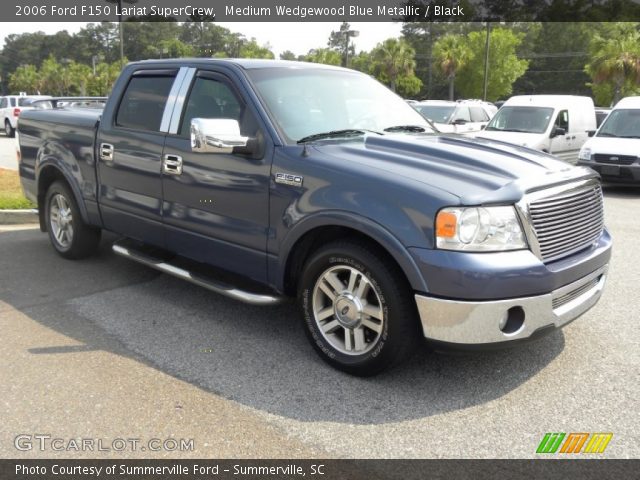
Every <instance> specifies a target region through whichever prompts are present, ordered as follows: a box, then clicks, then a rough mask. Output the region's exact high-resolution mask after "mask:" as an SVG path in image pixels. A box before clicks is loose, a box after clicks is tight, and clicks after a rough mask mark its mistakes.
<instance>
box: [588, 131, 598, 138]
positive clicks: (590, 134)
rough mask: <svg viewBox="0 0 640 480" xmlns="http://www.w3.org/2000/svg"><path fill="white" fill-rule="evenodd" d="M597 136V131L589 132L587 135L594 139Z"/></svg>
mask: <svg viewBox="0 0 640 480" xmlns="http://www.w3.org/2000/svg"><path fill="white" fill-rule="evenodd" d="M595 134H596V131H595V130H587V135H589V136H590V137H593V136H594V135H595Z"/></svg>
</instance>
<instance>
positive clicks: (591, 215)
mask: <svg viewBox="0 0 640 480" xmlns="http://www.w3.org/2000/svg"><path fill="white" fill-rule="evenodd" d="M528 208H529V218H530V220H531V223H532V227H533V231H534V233H535V236H536V239H537V243H538V253H539V256H540V258H541V259H542V260H543V261H545V262H548V261H552V260H557V259H559V258H562V257H566V256H568V255H571V254H572V253H574V252H577V251H578V250H581V249H583V248H585V247H587V246H589V245H590V244H591V243H593V242H594V241H595V240H596V239H597V238H598V237H599V236H600V234H601V233H602V229H603V228H604V208H603V201H602V189H601V188H600V185H599V184H597V183H587V184H586V185H582V186H580V187H577V188H571V189H569V190H566V191H563V192H559V193H553V194H550V195H549V196H542V197H541V198H540V197H538V198H536V199H535V200H534V201H531V202H530V203H529V207H528Z"/></svg>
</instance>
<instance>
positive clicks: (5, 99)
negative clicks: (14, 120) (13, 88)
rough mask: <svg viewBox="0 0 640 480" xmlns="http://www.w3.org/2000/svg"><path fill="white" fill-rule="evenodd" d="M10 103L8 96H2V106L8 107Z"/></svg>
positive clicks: (0, 103) (0, 99)
mask: <svg viewBox="0 0 640 480" xmlns="http://www.w3.org/2000/svg"><path fill="white" fill-rule="evenodd" d="M8 104H9V102H8V101H7V97H2V98H0V108H7V106H8Z"/></svg>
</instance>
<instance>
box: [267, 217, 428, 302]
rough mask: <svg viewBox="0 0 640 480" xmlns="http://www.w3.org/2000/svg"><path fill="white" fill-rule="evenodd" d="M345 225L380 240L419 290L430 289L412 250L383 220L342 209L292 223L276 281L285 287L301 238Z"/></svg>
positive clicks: (281, 253) (277, 285) (277, 267)
mask: <svg viewBox="0 0 640 480" xmlns="http://www.w3.org/2000/svg"><path fill="white" fill-rule="evenodd" d="M336 226H337V227H345V228H349V229H352V230H356V231H358V232H359V233H361V234H363V235H365V236H367V237H369V238H371V239H372V240H374V241H376V242H377V243H379V244H380V245H381V246H382V247H383V248H384V249H385V250H386V251H387V252H388V253H389V254H390V255H391V256H392V257H393V258H394V260H395V261H396V262H397V264H398V265H399V266H400V268H401V269H402V271H403V272H404V274H405V276H406V277H407V280H408V281H409V283H410V284H411V287H412V288H413V290H415V291H420V292H428V291H429V289H428V287H427V284H426V282H425V280H424V278H423V276H422V275H421V273H420V270H419V269H418V266H417V265H416V263H415V261H414V260H413V258H412V257H411V255H410V254H409V251H408V250H407V249H406V248H405V247H404V245H402V243H401V242H400V240H398V238H397V237H396V236H395V235H393V233H392V232H390V231H389V230H387V229H386V228H385V227H383V226H382V225H380V224H379V223H376V222H374V221H373V220H370V219H368V218H364V217H362V216H359V215H357V214H354V213H351V212H345V211H340V210H330V211H322V212H318V213H315V214H311V215H309V216H307V217H306V218H304V219H302V220H300V221H299V222H297V223H296V224H295V226H292V228H291V229H290V230H289V232H288V233H287V235H286V236H285V238H284V239H283V241H282V243H281V245H280V250H279V253H278V255H277V260H276V265H275V269H274V270H275V279H274V280H275V284H276V288H277V289H278V290H280V291H283V290H284V283H285V276H286V266H287V261H288V259H289V257H290V255H291V253H292V252H293V249H294V247H295V245H296V244H297V242H298V241H299V240H300V239H301V238H302V237H303V236H304V235H305V234H307V233H309V232H310V231H312V230H314V229H316V228H321V227H336Z"/></svg>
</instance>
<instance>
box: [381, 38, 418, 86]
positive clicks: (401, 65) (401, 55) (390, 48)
mask: <svg viewBox="0 0 640 480" xmlns="http://www.w3.org/2000/svg"><path fill="white" fill-rule="evenodd" d="M414 57H415V51H414V50H413V48H412V47H411V45H409V43H407V42H406V41H405V40H403V39H397V38H388V39H387V40H385V41H384V42H382V43H379V44H378V45H377V46H376V47H375V48H374V49H373V50H372V51H371V72H372V73H373V75H375V76H376V78H377V79H378V80H380V81H381V82H383V83H385V84H387V85H388V86H389V88H391V90H393V91H394V92H395V91H398V93H399V94H401V95H405V96H410V95H414V94H415V93H418V92H419V91H420V87H422V82H421V81H420V79H419V78H417V77H416V76H415V73H414V70H415V68H416V62H415V58H414ZM412 77H413V78H412ZM414 78H415V80H414Z"/></svg>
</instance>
